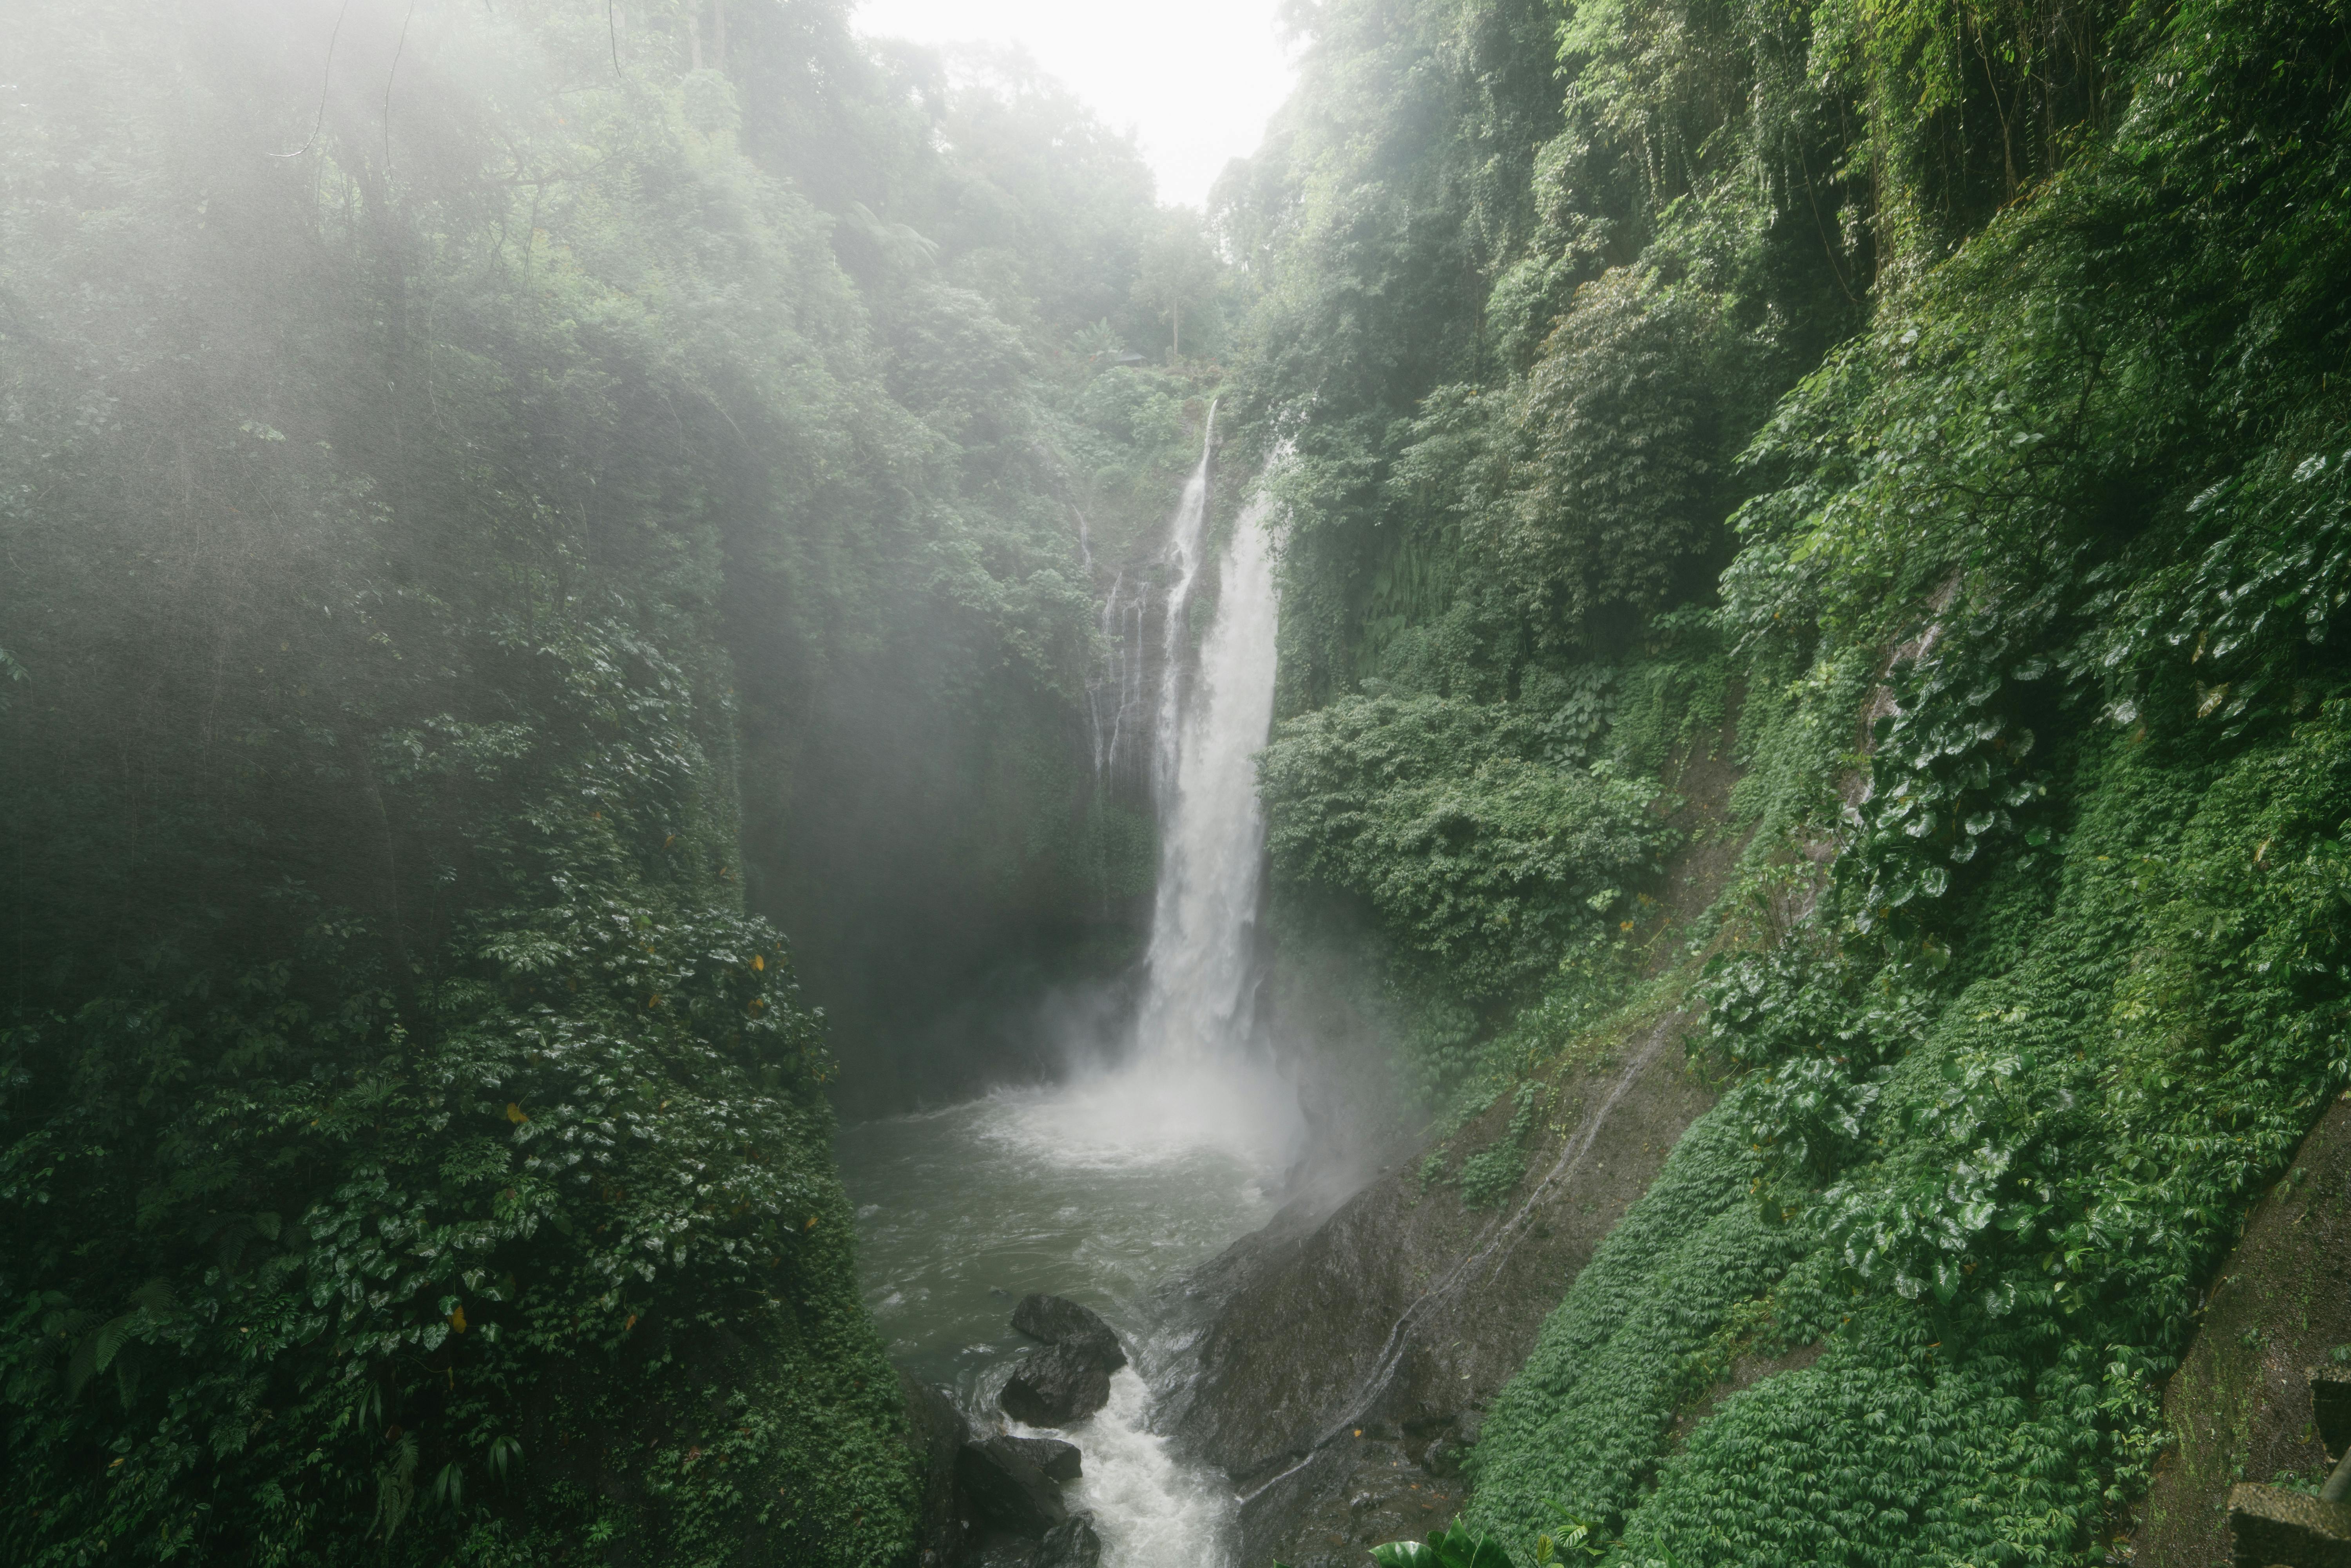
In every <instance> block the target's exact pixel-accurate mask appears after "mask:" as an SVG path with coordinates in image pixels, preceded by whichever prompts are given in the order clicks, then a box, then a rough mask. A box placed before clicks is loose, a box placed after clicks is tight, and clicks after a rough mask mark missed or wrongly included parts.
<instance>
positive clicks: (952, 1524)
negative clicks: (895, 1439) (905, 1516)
mask: <svg viewBox="0 0 2351 1568" xmlns="http://www.w3.org/2000/svg"><path fill="white" fill-rule="evenodd" d="M898 1390H899V1393H900V1395H901V1396H903V1397H904V1400H905V1403H906V1446H907V1447H908V1448H912V1449H913V1450H914V1456H915V1459H916V1462H917V1464H918V1466H919V1468H920V1474H921V1478H922V1480H921V1484H922V1496H921V1499H920V1500H919V1501H918V1502H917V1504H916V1507H915V1521H916V1524H915V1529H916V1534H915V1555H914V1561H915V1562H916V1563H919V1564H921V1565H922V1568H950V1565H951V1564H955V1563H961V1562H963V1561H964V1559H965V1557H966V1555H967V1551H968V1547H967V1542H968V1537H969V1531H968V1528H967V1525H966V1522H965V1519H964V1515H965V1512H966V1509H965V1506H964V1499H963V1496H962V1494H961V1492H960V1491H959V1490H957V1488H956V1457H957V1456H958V1455H959V1454H960V1453H961V1452H962V1451H963V1446H964V1445H965V1444H966V1443H967V1442H969V1441H970V1440H971V1424H970V1423H969V1422H967V1421H966V1420H965V1419H964V1418H963V1412H962V1411H960V1410H958V1409H956V1406H955V1401H953V1400H952V1399H949V1398H948V1397H947V1396H946V1393H945V1392H944V1391H942V1390H940V1389H937V1388H935V1387H933V1386H932V1385H929V1384H927V1383H925V1382H923V1381H922V1380H921V1379H920V1378H917V1377H916V1376H914V1375H913V1374H912V1373H910V1372H908V1371H906V1370H905V1368H904V1367H900V1368H899V1369H898Z"/></svg>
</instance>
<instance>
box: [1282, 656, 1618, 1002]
mask: <svg viewBox="0 0 2351 1568" xmlns="http://www.w3.org/2000/svg"><path fill="white" fill-rule="evenodd" d="M1536 744H1537V736H1536V734H1535V733H1534V732H1533V729H1532V727H1531V726H1527V725H1524V724H1522V723H1519V722H1516V721H1515V720H1514V719H1513V717H1511V716H1508V715H1504V716H1501V717H1500V719H1499V722H1498V720H1497V716H1495V715H1494V713H1493V712H1492V711H1491V710H1488V709H1484V708H1481V707H1479V706H1477V705H1474V704H1468V703H1462V702H1458V701H1454V700H1450V699H1447V698H1443V697H1426V696H1423V697H1411V698H1405V699H1403V700H1398V699H1395V698H1392V697H1349V698H1344V699H1342V700H1341V701H1339V702H1336V703H1333V704H1332V705H1331V706H1328V707H1325V708H1322V709H1319V710H1317V711H1316V712H1314V713H1311V714H1308V715H1305V716H1301V717H1300V718H1297V719H1293V720H1291V721H1290V722H1289V723H1288V724H1286V725H1284V726H1283V727H1282V728H1281V729H1280V733H1279V734H1278V735H1277V736H1276V737H1275V740H1274V742H1273V744H1272V745H1271V746H1270V747H1267V748H1266V750H1265V752H1264V754H1263V756H1262V757H1261V758H1260V759H1259V789H1260V790H1261V791H1262V792H1263V795H1264V798H1265V801H1266V814H1267V838H1268V841H1269V843H1270V846H1271V849H1272V852H1273V857H1274V863H1275V866H1276V868H1277V870H1278V872H1279V873H1280V874H1282V875H1284V876H1286V877H1290V878H1293V879H1297V880H1300V881H1311V882H1315V883H1321V884H1322V885H1324V886H1327V887H1332V888H1336V889H1341V890H1343V891H1345V892H1348V893H1352V894H1356V895H1358V896H1360V897H1362V898H1364V899H1365V900H1367V901H1368V902H1369V903H1370V904H1371V905H1372V907H1373V908H1374V910H1375V911H1377V912H1378V915H1379V916H1380V918H1381V920H1382V922H1383V924H1384V925H1385V927H1386V928H1387V929H1388V931H1389V932H1390V933H1391V934H1392V935H1393V936H1395V939H1396V940H1397V942H1398V943H1399V945H1400V946H1403V947H1405V949H1406V950H1408V951H1410V952H1412V953H1413V954H1415V955H1416V956H1417V957H1418V958H1419V960H1420V961H1421V963H1422V965H1423V966H1424V968H1423V972H1424V973H1425V974H1426V975H1427V976H1428V977H1429V979H1430V982H1431V983H1435V984H1439V985H1442V986H1443V987H1444V988H1447V989H1449V990H1451V991H1452V992H1454V993H1455V994H1458V995H1459V996H1461V997H1462V998H1465V999H1469V1000H1484V999H1487V998H1493V997H1495V996H1498V995H1499V994H1501V993H1502V992H1504V991H1505V990H1507V989H1509V988H1512V987H1514V986H1518V985H1521V984H1523V983H1525V982H1526V981H1528V980H1530V979H1532V978H1535V977H1540V976H1541V975H1542V974H1543V973H1545V972H1547V971H1549V970H1551V969H1553V968H1555V967H1557V966H1558V965H1559V963H1560V961H1561V960H1562V958H1563V957H1564V956H1566V954H1567V953H1568V952H1569V951H1570V950H1571V949H1572V948H1573V947H1574V946H1580V945H1583V944H1585V943H1588V942H1589V941H1591V940H1592V939H1593V937H1594V936H1596V935H1597V934H1598V933H1599V932H1600V931H1602V930H1603V929H1604V923H1605V921H1606V919H1607V917H1609V916H1610V915H1612V913H1613V912H1614V909H1615V907H1616V905H1617V904H1618V902H1619V900H1620V899H1622V898H1623V897H1624V896H1625V893H1624V884H1625V883H1627V882H1629V881H1631V880H1633V879H1634V878H1635V877H1636V876H1639V875H1642V874H1644V873H1647V872H1649V871H1651V870H1653V869H1654V866H1655V863H1656V855H1657V852H1658V851H1659V849H1660V847H1661V845H1662V843H1663V834H1662V833H1661V831H1659V829H1658V828H1657V826H1656V823H1655V821H1654V820H1653V819H1652V818H1651V817H1650V816H1649V814H1648V812H1647V810H1646V805H1647V801H1648V799H1649V797H1650V795H1651V794H1652V793H1653V791H1652V790H1650V789H1645V788H1642V787H1640V786H1638V785H1635V784H1633V783H1630V782H1628V781H1624V780H1619V779H1614V778H1613V777H1611V776H1610V774H1609V772H1608V770H1607V769H1605V768H1557V767H1552V766H1550V765H1547V764H1544V763H1541V762H1537V761H1532V760H1530V759H1529V758H1527V757H1526V756H1525V755H1524V753H1525V752H1526V751H1528V750H1531V749H1534V747H1535V746H1536ZM1440 975H1441V976H1443V977H1444V978H1443V979H1442V980H1438V979H1437V977H1438V976H1440Z"/></svg>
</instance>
